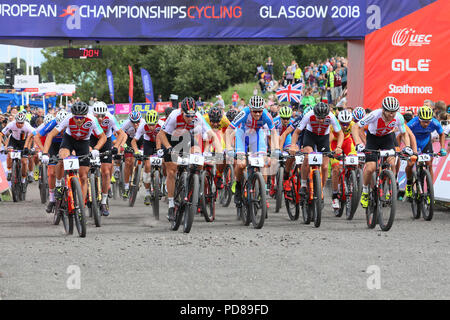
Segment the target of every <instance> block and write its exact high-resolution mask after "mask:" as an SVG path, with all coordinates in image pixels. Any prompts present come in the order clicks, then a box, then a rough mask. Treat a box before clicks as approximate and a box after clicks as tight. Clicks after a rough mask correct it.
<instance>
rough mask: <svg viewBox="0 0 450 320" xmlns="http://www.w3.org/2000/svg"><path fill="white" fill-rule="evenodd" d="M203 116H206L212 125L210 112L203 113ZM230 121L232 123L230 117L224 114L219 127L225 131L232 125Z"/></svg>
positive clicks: (207, 121)
mask: <svg viewBox="0 0 450 320" xmlns="http://www.w3.org/2000/svg"><path fill="white" fill-rule="evenodd" d="M203 118H205V120H206V123H208V124H209V125H210V126H211V121H210V120H209V114H207V113H205V114H204V115H203ZM230 123H231V122H230V120H228V118H227V117H226V116H225V115H224V116H222V119H220V123H219V129H220V130H222V131H223V132H225V130H226V129H227V128H228V126H229V125H230Z"/></svg>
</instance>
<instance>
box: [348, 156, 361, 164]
mask: <svg viewBox="0 0 450 320" xmlns="http://www.w3.org/2000/svg"><path fill="white" fill-rule="evenodd" d="M345 164H346V165H357V164H358V156H346V157H345Z"/></svg>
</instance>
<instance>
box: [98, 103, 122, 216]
mask: <svg viewBox="0 0 450 320" xmlns="http://www.w3.org/2000/svg"><path fill="white" fill-rule="evenodd" d="M92 113H93V114H94V116H95V118H96V119H97V121H98V123H99V124H100V127H101V128H102V129H103V132H104V133H105V135H106V141H105V143H104V144H103V146H102V148H101V149H100V150H99V152H102V153H103V152H106V151H111V154H109V155H106V156H103V157H101V158H100V162H101V167H100V171H101V174H102V202H101V205H100V211H101V213H102V215H103V216H109V208H108V205H107V200H108V190H109V188H110V186H111V173H112V156H113V155H116V154H117V153H118V148H120V147H121V146H122V145H123V144H124V142H125V140H126V137H127V135H126V134H125V132H123V130H122V129H121V128H120V125H119V123H118V122H117V120H116V118H115V117H114V116H113V115H112V114H111V113H109V111H108V106H107V105H106V103H104V102H103V101H97V102H95V103H94V105H93V108H92ZM113 130H114V131H115V132H116V133H117V136H118V138H117V139H116V140H115V141H114V145H113V142H112V133H113ZM98 141H99V138H97V137H96V135H95V133H94V135H91V138H90V146H91V147H92V148H94V147H95V146H96V145H97V143H98Z"/></svg>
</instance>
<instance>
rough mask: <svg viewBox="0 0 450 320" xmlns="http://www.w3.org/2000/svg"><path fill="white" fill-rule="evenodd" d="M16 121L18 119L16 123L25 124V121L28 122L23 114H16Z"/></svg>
mask: <svg viewBox="0 0 450 320" xmlns="http://www.w3.org/2000/svg"><path fill="white" fill-rule="evenodd" d="M15 119H16V122H19V123H24V122H25V120H26V116H25V113H23V112H19V113H18V114H16V117H15Z"/></svg>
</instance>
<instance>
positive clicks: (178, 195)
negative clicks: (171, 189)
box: [170, 172, 187, 231]
mask: <svg viewBox="0 0 450 320" xmlns="http://www.w3.org/2000/svg"><path fill="white" fill-rule="evenodd" d="M186 185H187V172H183V173H182V175H181V176H180V177H179V178H177V180H176V181H175V196H174V198H173V199H174V202H175V207H174V219H173V220H171V222H170V229H171V230H173V231H177V230H178V228H179V227H180V224H181V220H182V219H183V215H184V211H185V210H186V205H185V202H184V196H185V194H186V191H185V188H186Z"/></svg>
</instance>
